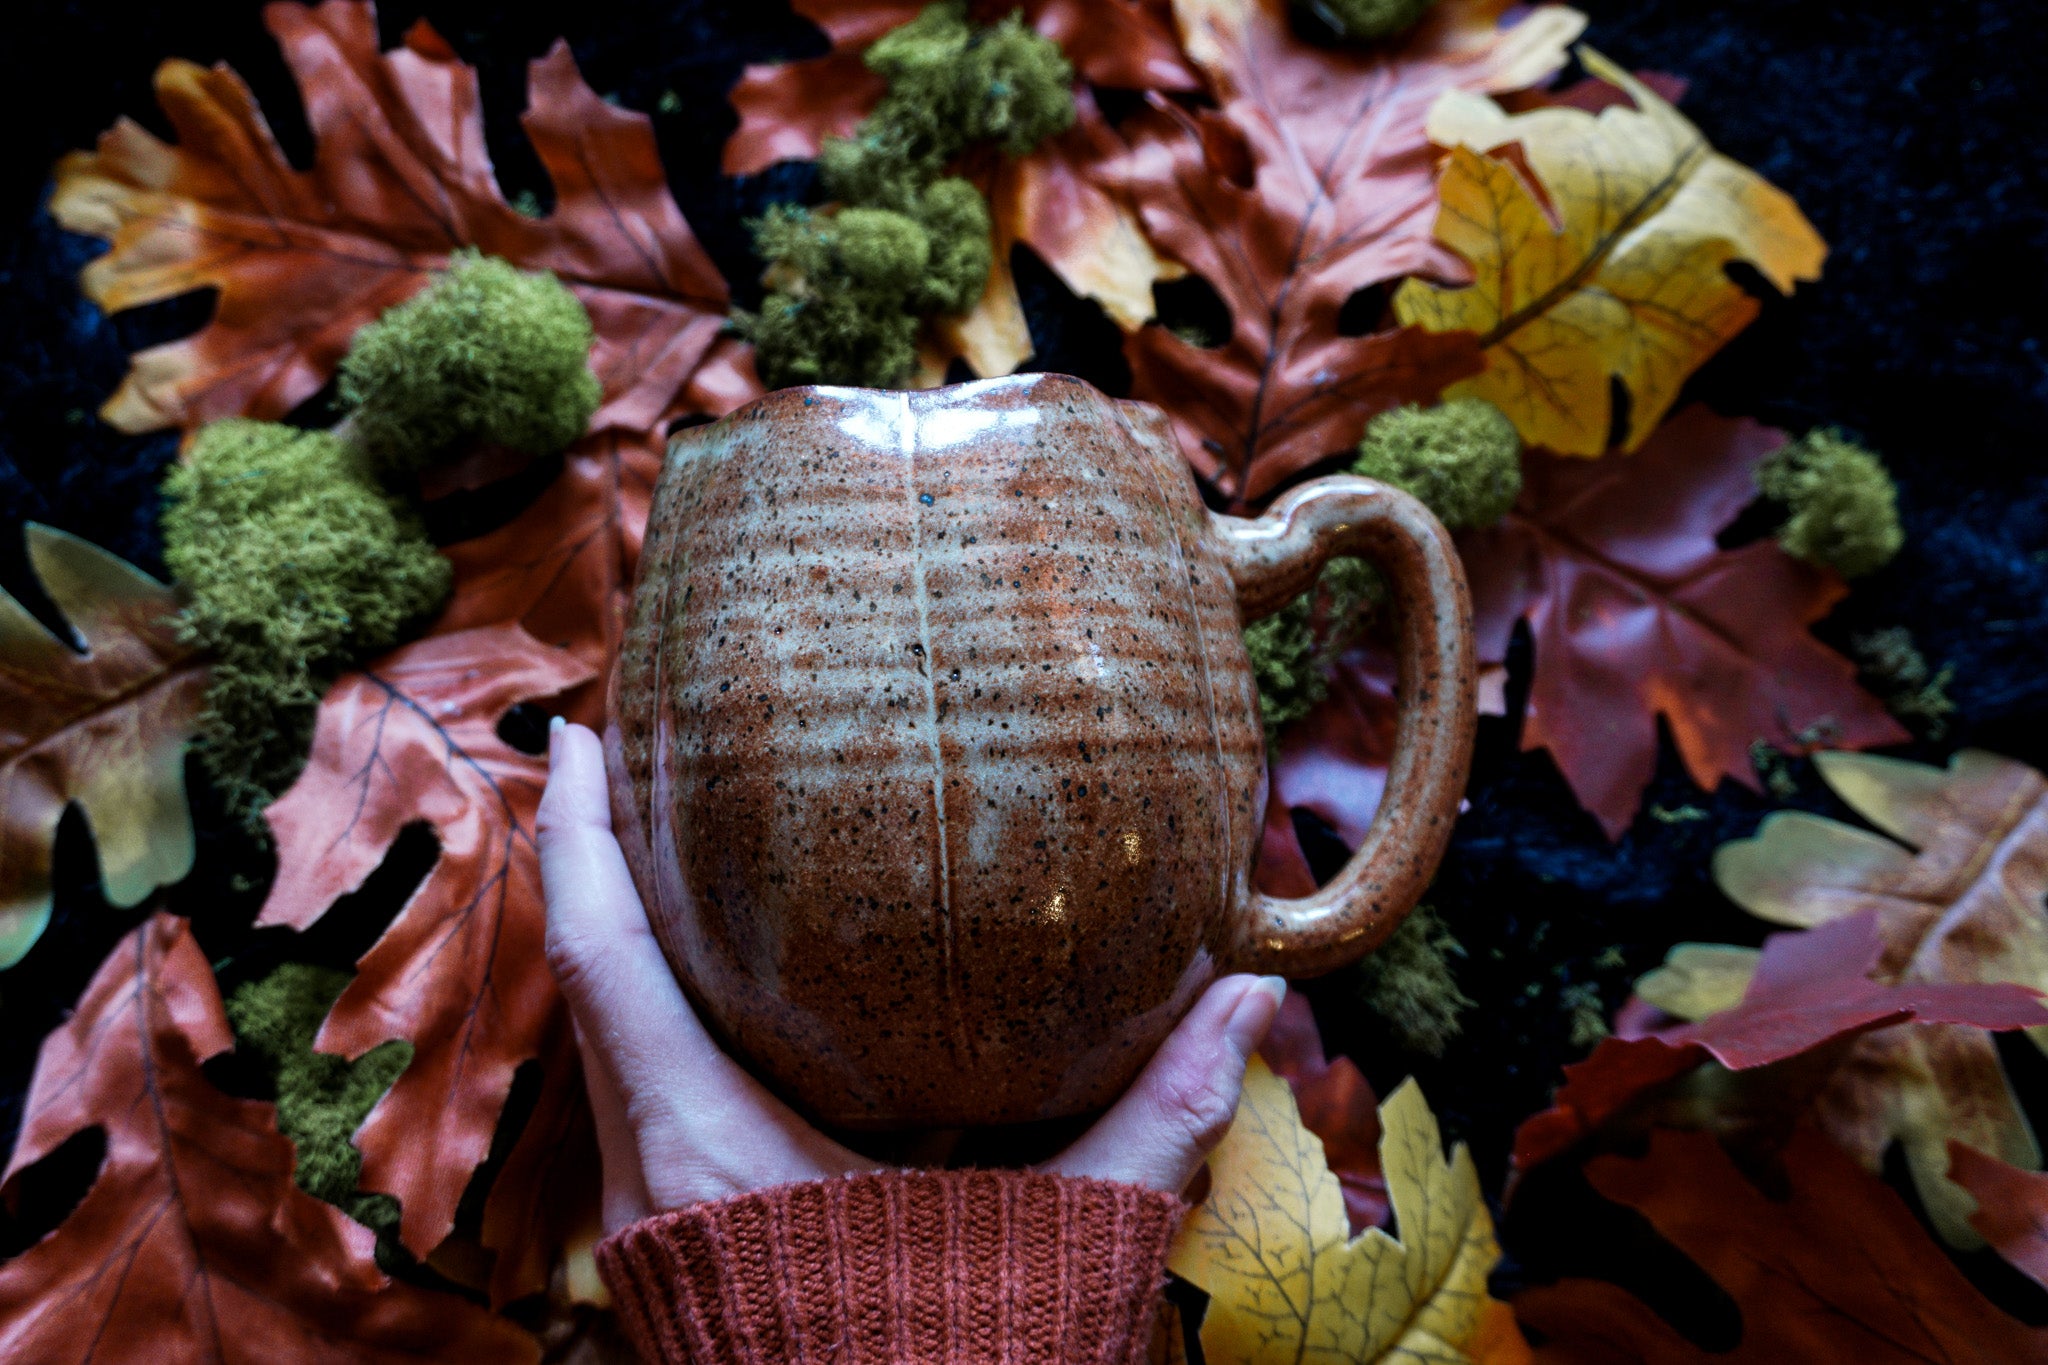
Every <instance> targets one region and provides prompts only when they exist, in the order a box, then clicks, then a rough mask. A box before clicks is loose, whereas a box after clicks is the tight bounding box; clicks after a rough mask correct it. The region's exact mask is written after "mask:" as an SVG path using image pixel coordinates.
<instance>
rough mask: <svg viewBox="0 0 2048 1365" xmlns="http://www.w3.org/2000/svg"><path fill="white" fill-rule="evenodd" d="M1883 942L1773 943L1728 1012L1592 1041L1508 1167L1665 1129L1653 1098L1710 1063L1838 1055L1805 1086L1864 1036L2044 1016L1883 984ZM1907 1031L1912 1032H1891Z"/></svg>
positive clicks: (1847, 920)
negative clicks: (1614, 1129)
mask: <svg viewBox="0 0 2048 1365" xmlns="http://www.w3.org/2000/svg"><path fill="white" fill-rule="evenodd" d="M1882 933H1883V931H1882V928H1881V926H1880V924H1879V921H1878V918H1877V916H1876V915H1875V914H1872V913H1864V914H1859V915H1851V916H1847V917H1844V918H1841V919H1837V920H1834V921H1831V922H1829V923H1827V924H1824V925H1821V926H1819V927H1817V928H1815V929H1813V930H1811V931H1809V932H1806V933H1785V934H1773V935H1772V936H1771V937H1770V938H1769V939H1768V940H1767V941H1766V942H1765V944H1764V949H1763V952H1762V953H1761V954H1760V955H1759V956H1758V959H1757V963H1756V970H1755V974H1754V975H1753V976H1752V977H1751V978H1750V980H1749V981H1748V982H1747V984H1746V988H1745V990H1744V993H1743V995H1742V998H1741V1000H1740V1002H1739V1003H1738V1004H1736V1005H1735V1006H1734V1007H1733V1008H1730V1009H1725V1010H1721V1011H1718V1012H1716V1013H1713V1014H1709V1015H1708V1016H1707V1017H1705V1018H1704V1019H1702V1020H1700V1021H1699V1022H1697V1023H1689V1024H1684V1025H1681V1026H1678V1027H1674V1028H1668V1029H1659V1030H1657V1031H1656V1032H1653V1033H1650V1034H1648V1035H1645V1036H1641V1037H1634V1038H1622V1037H1615V1038H1608V1039H1605V1040H1603V1041H1602V1042H1601V1043H1600V1045H1599V1046H1598V1047H1597V1048H1595V1049H1594V1051H1593V1054H1592V1056H1590V1057H1588V1058H1587V1059H1586V1060H1585V1061H1583V1062H1580V1063H1578V1064H1577V1065H1574V1066H1568V1067H1566V1068H1565V1084H1564V1085H1562V1086H1561V1087H1559V1088H1558V1091H1557V1094H1556V1095H1555V1096H1554V1097H1553V1099H1552V1103H1551V1107H1550V1108H1549V1109H1547V1110H1545V1111H1544V1112H1542V1113H1540V1114H1537V1115H1535V1116H1533V1117H1531V1118H1529V1119H1527V1120H1525V1121H1524V1122H1523V1124H1522V1126H1521V1128H1520V1129H1518V1130H1517V1131H1516V1133H1515V1168H1516V1169H1517V1170H1518V1171H1527V1170H1529V1169H1531V1168H1532V1167H1534V1166H1537V1165H1539V1164H1541V1163H1543V1162H1545V1161H1549V1160H1551V1159H1553V1158H1554V1157H1556V1156H1558V1155H1559V1154H1560V1153H1562V1152H1564V1151H1565V1150H1566V1149H1567V1148H1569V1147H1571V1146H1572V1145H1573V1144H1575V1143H1576V1142H1578V1141H1579V1140H1580V1139H1582V1138H1585V1137H1587V1136H1589V1135H1591V1134H1593V1133H1595V1132H1597V1131H1599V1130H1600V1129H1602V1128H1603V1127H1605V1126H1607V1125H1609V1124H1611V1123H1613V1122H1615V1121H1616V1120H1617V1119H1620V1118H1622V1117H1624V1116H1631V1115H1632V1116H1633V1117H1635V1118H1637V1119H1639V1120H1640V1119H1650V1120H1655V1121H1664V1122H1671V1121H1673V1118H1674V1114H1675V1113H1676V1112H1677V1109H1676V1107H1675V1106H1674V1107H1672V1108H1665V1109H1659V1108H1657V1107H1656V1106H1655V1104H1654V1101H1655V1100H1656V1099H1657V1098H1658V1097H1657V1093H1656V1092H1657V1088H1658V1087H1659V1086H1661V1085H1663V1084H1664V1083H1665V1082H1667V1081H1671V1080H1674V1079H1676V1078H1677V1077H1680V1076H1683V1075H1685V1074H1687V1073H1688V1072H1691V1071H1693V1070H1694V1069H1696V1068H1698V1067H1699V1066H1700V1065H1701V1064H1702V1063H1704V1062H1706V1061H1708V1060H1709V1059H1711V1060H1713V1061H1714V1062H1717V1063H1719V1064H1720V1065H1721V1066H1722V1067H1725V1068H1726V1069H1727V1070H1729V1071H1732V1072H1743V1071H1751V1070H1755V1069H1757V1068H1762V1067H1767V1066H1771V1065H1773V1064H1777V1063H1782V1062H1785V1061H1787V1060H1789V1059H1793V1058H1798V1057H1801V1056H1803V1055H1805V1054H1811V1053H1816V1052H1818V1051H1820V1050H1822V1049H1825V1048H1826V1047H1827V1046H1828V1045H1830V1044H1840V1055H1839V1056H1823V1057H1822V1059H1821V1060H1822V1067H1821V1069H1820V1071H1821V1074H1820V1075H1819V1076H1817V1077H1815V1078H1814V1079H1815V1080H1816V1081H1817V1082H1825V1081H1826V1080H1827V1079H1828V1077H1829V1075H1831V1074H1832V1073H1834V1072H1835V1071H1836V1068H1837V1067H1838V1066H1841V1065H1843V1064H1845V1063H1844V1061H1843V1059H1844V1058H1846V1057H1853V1055H1854V1048H1856V1047H1861V1046H1865V1045H1867V1044H1868V1043H1869V1042H1870V1041H1871V1039H1872V1038H1873V1037H1881V1036H1884V1035H1881V1034H1874V1033H1873V1031H1874V1030H1880V1029H1882V1030H1886V1031H1887V1032H1888V1033H1889V1034H1892V1035H1898V1034H1906V1035H1909V1036H1910V1035H1914V1034H1917V1035H1920V1036H1922V1037H1925V1036H1927V1035H1928V1034H1931V1033H1936V1032H1937V1031H1938V1030H1941V1029H1942V1027H1943V1026H1945V1025H1967V1026H1969V1027H1970V1028H1972V1029H1976V1030H1982V1029H2018V1028H2033V1027H2038V1026H2040V1025H2041V1024H2043V1023H2048V1007H2044V1006H2043V1005H2042V1003H2041V1002H2040V1001H2039V1000H2038V999H2037V998H2036V997H2035V994H2034V992H2032V991H2030V990H2027V989H2026V988H2024V987H2021V986H2016V985H2010V984H1982V983H1977V982H1969V983H1948V982H1927V981H1892V980H1885V979H1883V977H1882V975H1881V972H1882V964H1883V959H1884V957H1885V944H1884V940H1883V937H1882ZM1873 973H1880V975H1878V976H1877V977H1875V978H1874V977H1873ZM1908 1021H1912V1024H1913V1027H1912V1028H1911V1029H1902V1028H1896V1027H1894V1026H1895V1025H1900V1024H1905V1023H1907V1022H1908ZM1857 1035H1864V1036H1863V1037H1861V1038H1859V1037H1857ZM1979 1036H1983V1035H1982V1034H1981V1033H1980V1034H1979ZM1790 1117H1796V1114H1795V1115H1792V1116H1790ZM1878 1153H1879V1154H1880V1155H1881V1153H1882V1145H1881V1144H1880V1146H1879V1148H1878ZM1945 1159H1946V1158H1945V1157H1944V1160H1945ZM1871 1164H1872V1165H1873V1167H1874V1166H1875V1162H1872V1163H1871Z"/></svg>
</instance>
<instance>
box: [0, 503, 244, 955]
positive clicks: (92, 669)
mask: <svg viewBox="0 0 2048 1365" xmlns="http://www.w3.org/2000/svg"><path fill="white" fill-rule="evenodd" d="M27 540H28V561H29V566H30V567H31V568H32V569H33V570H34V571H35V575H36V578H37V580H38V581H39V582H40V583H41V584H42V586H43V591H44V592H46V593H48V594H49V597H50V601H51V602H52V603H54V604H55V605H56V607H57V610H58V611H59V612H60V613H62V615H63V617H64V619H65V621H66V622H67V623H68V624H69V626H70V628H71V630H72V631H73V632H74V633H75V635H76V637H77V642H78V646H79V647H77V648H74V647H73V645H72V644H71V643H70V642H67V641H65V640H62V639H59V638H58V637H57V636H55V635H52V634H51V633H50V632H49V631H48V630H46V629H45V628H44V627H43V625H42V623H41V622H39V621H37V620H36V618H35V617H34V616H32V615H30V614H29V612H28V610H27V609H26V608H24V607H23V606H22V605H21V604H20V603H19V602H17V601H15V600H14V599H13V598H12V597H10V596H9V595H8V594H7V593H6V592H4V591H0V968H6V967H11V966H13V965H14V964H15V963H17V962H19V961H20V960H21V958H22V955H23V954H24V953H26V952H27V951H28V950H29V949H30V948H31V947H33V946H34V944H35V942H36V940H37V939H38V938H40V937H41V936H42V932H43V928H44V926H45V925H47V924H48V923H49V920H50V855H51V847H52V845H53V843H54V842H55V840H56V837H57V821H58V819H59V818H60V817H61V816H62V815H63V814H64V808H65V806H66V805H67V804H69V803H70V802H73V801H76V802H77V803H78V805H79V809H80V810H81V811H82V812H83V813H84V815H85V820H86V824H87V825H88V826H90V827H91V829H92V834H93V844H94V847H95V848H96V849H97V850H98V852H99V864H100V877H101V881H102V884H103V886H104V887H105V894H106V898H107V900H108V902H109V903H110V904H113V905H117V906H120V907H123V908H126V907H128V906H133V905H140V904H141V903H142V900H143V898H144V897H145V896H147V895H148V894H149V893H150V892H151V891H153V890H155V889H156V888H157V887H159V886H162V885H164V884H166V883H168V882H174V881H177V880H178V879H179V878H181V877H183V876H184V875H185V874H186V873H187V872H189V871H190V870H191V868H192V848H193V845H192V815H191V811H190V810H189V809H188V808H187V806H186V804H185V743H186V741H187V740H188V739H190V738H191V735H192V730H193V727H194V724H195V722H196V720H197V718H198V712H199V702H200V698H201V696H202V695H203V694H204V692H205V690H206V666H205V663H204V661H203V660H201V659H200V658H199V657H198V656H197V651H196V650H195V649H194V648H193V646H191V645H188V644H184V643H182V642H181V641H180V640H179V639H178V636H177V631H176V628H175V626H174V624H173V620H172V618H173V617H175V616H176V614H177V611H178V603H177V599H176V598H175V597H173V596H172V594H171V590H170V589H169V588H167V587H165V586H164V585H163V584H161V583H159V582H157V581H156V580H155V579H154V578H151V577H150V576H149V575H148V574H145V573H143V572H142V571H141V570H140V569H137V568H136V567H135V566H134V565H132V564H129V563H127V562H126V561H124V560H122V559H119V558H117V557H116V556H114V555H111V554H108V553H107V552H106V551H105V550H102V549H100V548H99V547H98V546H95V545H91V544H88V543H87V542H85V541H83V540H80V539H78V538H77V537H76V536H72V535H67V534H66V533H65V532H63V531H58V530H55V529H53V528H51V527H48V526H39V525H36V524H35V523H33V522H31V523H30V524H29V526H28V528H27Z"/></svg>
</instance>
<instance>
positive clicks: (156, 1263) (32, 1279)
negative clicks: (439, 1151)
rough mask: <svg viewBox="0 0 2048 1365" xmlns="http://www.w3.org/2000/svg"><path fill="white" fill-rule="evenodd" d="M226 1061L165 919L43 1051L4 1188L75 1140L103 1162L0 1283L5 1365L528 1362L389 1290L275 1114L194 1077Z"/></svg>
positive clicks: (491, 1329) (219, 1020)
mask: <svg viewBox="0 0 2048 1365" xmlns="http://www.w3.org/2000/svg"><path fill="white" fill-rule="evenodd" d="M233 1045H234V1038H233V1035H232V1034H231V1033H230V1032H229V1030H228V1021H227V1016H226V1014H225V1013H224V1011H223V1010H222V1008H221V1001H220V992H219V990H218V989H217V988H216V986H215V985H214V980H213V972H212V970H211V968H209V967H208V965H207V962H206V956H205V954H204V953H203V952H201V951H200V948H199V945H198V944H197V943H196V942H195V941H194V940H193V938H192V934H191V931H190V929H189V928H188V927H187V926H186V924H185V922H184V921H183V920H180V919H177V918H175V917H173V916H171V915H167V914H161V913H160V914H157V915H154V916H152V917H151V918H150V919H149V920H147V921H146V922H145V923H143V924H142V925H141V926H139V927H138V928H136V929H135V930H134V932H132V933H130V934H129V935H128V936H127V937H126V938H125V939H123V940H122V941H121V943H120V944H119V945H117V946H116V947H115V949H114V951H113V953H112V954H110V955H109V956H108V958H107V960H106V962H105V963H104V964H103V965H102V966H101V967H100V970H99V973H98V974H97V975H96V976H95V977H94V978H93V981H92V984H91V985H90V986H88V987H87V988H86V992H85V995H84V997H83V998H82V999H81V1000H80V1001H79V1003H78V1008H77V1010H76V1011H75V1012H74V1013H73V1014H72V1015H71V1017H70V1018H69V1019H67V1020H66V1021H65V1022H64V1023H63V1024H62V1025H61V1026H60V1027H59V1028H58V1029H57V1030H56V1032H54V1033H52V1034H51V1035H50V1036H49V1037H48V1039H46V1040H45V1042H44V1044H43V1048H42V1052H41V1055H40V1056H39V1057H38V1059H37V1063H36V1073H35V1079H34V1081H33V1082H32V1083H31V1085H30V1088H29V1094H28V1102H27V1112H26V1115H25V1117H24V1119H23V1121H22V1130H21V1137H20V1139H19V1141H18V1142H17V1143H16V1144H15V1149H14V1156H13V1159H12V1160H11V1161H10V1162H9V1164H8V1167H7V1176H6V1182H7V1184H8V1186H10V1187H11V1186H14V1185H15V1184H16V1183H17V1182H18V1181H21V1180H23V1179H24V1178H27V1172H28V1170H29V1168H30V1167H32V1166H33V1165H34V1164H35V1163H36V1162H37V1161H40V1160H41V1159H42V1158H44V1157H46V1156H48V1155H49V1154H50V1153H51V1152H53V1151H55V1150H56V1149H57V1148H58V1147H59V1146H60V1145H62V1144H63V1143H64V1142H65V1141H66V1140H67V1139H69V1138H70V1137H72V1136H73V1135H74V1134H77V1133H81V1132H84V1131H85V1130H87V1129H90V1128H98V1129H100V1130H102V1131H103V1132H104V1134H105V1137H106V1156H105V1159H104V1160H103V1161H102V1163H101V1165H100V1169H99V1172H98V1174H97V1175H96V1176H95V1177H94V1179H93V1183H92V1186H91V1188H90V1189H88V1190H87V1191H86V1193H85V1198H84V1200H83V1202H81V1203H80V1204H79V1206H78V1207H77V1209H76V1210H74V1211H73V1212H72V1214H71V1215H70V1217H68V1218H67V1219H65V1221H64V1222H63V1223H62V1224H60V1225H59V1226H58V1228H57V1230H56V1231H55V1232H53V1233H51V1234H50V1235H49V1236H47V1237H45V1238H44V1239H43V1240H42V1241H40V1242H38V1243H37V1244H36V1245H34V1246H32V1247H30V1248H29V1249H28V1250H27V1251H25V1252H23V1253H22V1254H21V1255H20V1256H18V1257H16V1258H15V1259H13V1260H11V1261H9V1262H8V1263H7V1264H6V1265H5V1266H0V1356H4V1357H5V1358H6V1359H8V1360H20V1361H35V1362H37V1363H38V1365H59V1363H60V1362H66V1361H77V1362H81V1363H82V1362H85V1361H95V1362H125V1361H134V1362H147V1365H177V1362H183V1361H194V1362H198V1361H208V1362H221V1363H222V1365H236V1363H238V1362H247V1363H248V1365H256V1363H257V1362H266V1363H267V1362H272V1361H280V1360H290V1361H308V1362H314V1361H332V1362H337V1363H338V1362H353V1361H398V1360H422V1359H427V1360H446V1359H468V1360H493V1361H498V1360H505V1361H513V1360H537V1359H538V1358H539V1351H538V1349H537V1346H536V1344H535V1342H534V1341H533V1339H532V1338H531V1337H529V1336H527V1335H526V1333H524V1332H522V1331H520V1330H519V1329H518V1328H516V1327H514V1326H513V1325H512V1324H511V1323H510V1322H507V1321H505V1320H504V1319H502V1318H498V1317H494V1316H493V1315H491V1314H489V1313H486V1312H485V1311H483V1310H482V1309H480V1308H477V1307H474V1306H472V1305H471V1304H469V1303H466V1302H464V1301H463V1300H462V1299H459V1298H456V1297H454V1296H452V1295H448V1294H439V1293H434V1292H431V1291H428V1290H424V1289H418V1288H414V1287H413V1286H411V1285H405V1284H398V1283H395V1282H393V1281H391V1280H389V1279H387V1278H386V1277H385V1276H384V1274H383V1273H382V1272H381V1271H379V1270H378V1269H377V1266H376V1263H375V1262H374V1261H373V1260H372V1259H371V1250H372V1243H373V1240H374V1239H373V1238H372V1236H371V1234H370V1231H369V1229H367V1228H365V1227H362V1226H360V1225H359V1224H357V1223H354V1222H352V1221H350V1220H349V1219H348V1218H347V1217H346V1216H345V1215H343V1214H342V1212H341V1211H340V1210H339V1209H336V1208H334V1207H332V1206H330V1205H328V1204H324V1203H322V1202H320V1201H319V1200H317V1199H315V1198H313V1197H312V1196H311V1195H309V1194H306V1193H304V1192H303V1191H301V1190H300V1189H299V1188H298V1187H297V1186H296V1185H294V1184H293V1183H292V1161H293V1152H292V1144H291V1141H290V1139H288V1138H286V1137H285V1136H283V1135H282V1134H281V1133H279V1132H278V1131H277V1124H276V1117H275V1110H274V1109H273V1107H272V1106H271V1105H268V1104H264V1103H260V1102H258V1101H255V1100H244V1099H235V1098H232V1097H230V1096H228V1095H224V1094H222V1093H221V1092H220V1091H218V1090H216V1089H214V1088H213V1086H212V1084H211V1083H210V1082H209V1081H208V1080H207V1079H206V1078H205V1076H204V1075H203V1074H202V1073H201V1071H200V1065H201V1063H203V1062H205V1061H207V1060H208V1059H209V1058H212V1057H215V1056H218V1055H219V1054H221V1053H223V1052H226V1051H228V1050H229V1049H230V1048H231V1047H232V1046H233ZM10 1192H11V1191H10Z"/></svg>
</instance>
